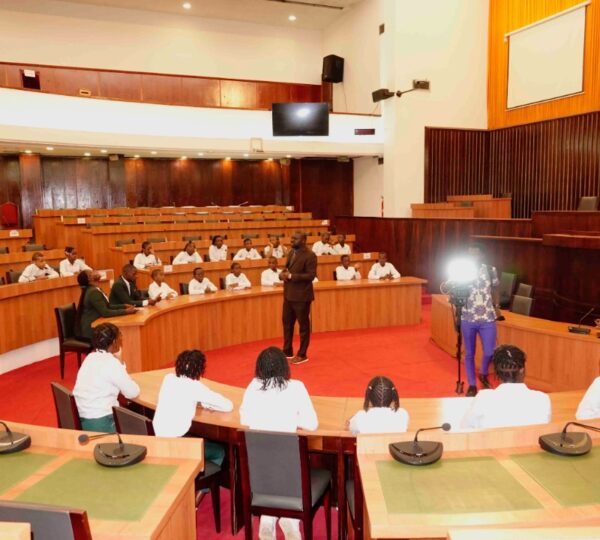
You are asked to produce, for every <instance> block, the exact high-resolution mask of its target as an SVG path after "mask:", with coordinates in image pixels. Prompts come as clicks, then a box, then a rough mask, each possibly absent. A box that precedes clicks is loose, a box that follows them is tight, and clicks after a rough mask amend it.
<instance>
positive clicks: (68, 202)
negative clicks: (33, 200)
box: [41, 156, 77, 208]
mask: <svg viewBox="0 0 600 540" xmlns="http://www.w3.org/2000/svg"><path fill="white" fill-rule="evenodd" d="M41 161H42V176H43V179H44V183H43V185H44V208H77V180H76V172H75V159H73V158H53V157H46V156H43V157H42V158H41Z"/></svg>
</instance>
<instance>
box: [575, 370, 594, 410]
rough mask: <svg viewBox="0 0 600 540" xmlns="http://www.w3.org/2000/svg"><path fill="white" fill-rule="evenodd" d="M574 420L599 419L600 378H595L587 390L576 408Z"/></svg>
mask: <svg viewBox="0 0 600 540" xmlns="http://www.w3.org/2000/svg"><path fill="white" fill-rule="evenodd" d="M575 418H577V420H587V419H589V418H600V377H596V378H595V379H594V381H593V382H592V384H591V385H590V387H589V388H588V389H587V392H586V393H585V395H584V396H583V399H582V400H581V402H580V403H579V406H578V407H577V413H576V414H575Z"/></svg>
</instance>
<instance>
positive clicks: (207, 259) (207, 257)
mask: <svg viewBox="0 0 600 540" xmlns="http://www.w3.org/2000/svg"><path fill="white" fill-rule="evenodd" d="M202 258H203V259H204V262H210V257H209V256H208V253H206V254H204V255H203V256H202Z"/></svg>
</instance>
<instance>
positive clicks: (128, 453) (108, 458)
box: [77, 433, 148, 467]
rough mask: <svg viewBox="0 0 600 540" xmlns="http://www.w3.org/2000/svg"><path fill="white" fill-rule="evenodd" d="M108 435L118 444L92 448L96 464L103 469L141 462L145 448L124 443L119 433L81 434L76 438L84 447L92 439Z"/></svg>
mask: <svg viewBox="0 0 600 540" xmlns="http://www.w3.org/2000/svg"><path fill="white" fill-rule="evenodd" d="M108 435H116V436H117V438H118V440H119V442H118V443H100V444H97V445H96V446H95V447H94V459H95V460H96V463H98V464H99V465H102V466H104V467H127V466H128V465H134V464H135V463H139V462H140V461H142V460H143V459H144V458H145V457H146V454H147V452H148V450H147V448H146V447H145V446H141V445H139V444H130V443H124V442H123V439H121V435H120V434H119V433H99V434H98V435H88V434H87V433H82V434H81V435H79V437H77V440H78V441H79V444H81V445H85V444H87V443H88V442H90V441H92V440H94V439H100V438H101V437H106V436H108Z"/></svg>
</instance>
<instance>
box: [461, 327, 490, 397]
mask: <svg viewBox="0 0 600 540" xmlns="http://www.w3.org/2000/svg"><path fill="white" fill-rule="evenodd" d="M460 328H461V330H462V335H463V343H464V344H465V368H466V370H467V381H469V386H477V381H476V379H475V347H476V345H477V334H479V338H480V339H481V344H482V345H483V359H482V361H481V369H480V370H479V373H481V374H482V375H487V374H488V368H489V366H490V360H491V359H492V355H493V354H494V349H495V348H496V321H492V322H470V321H461V323H460Z"/></svg>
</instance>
